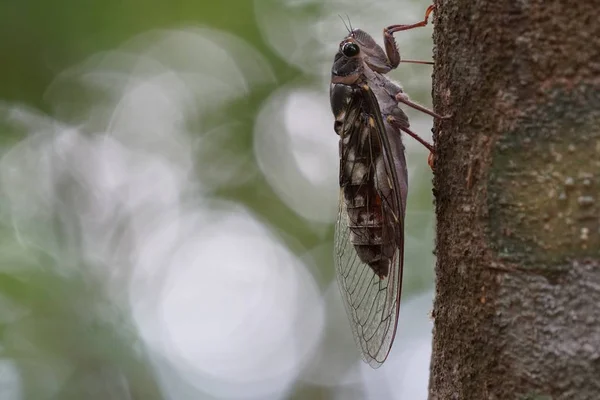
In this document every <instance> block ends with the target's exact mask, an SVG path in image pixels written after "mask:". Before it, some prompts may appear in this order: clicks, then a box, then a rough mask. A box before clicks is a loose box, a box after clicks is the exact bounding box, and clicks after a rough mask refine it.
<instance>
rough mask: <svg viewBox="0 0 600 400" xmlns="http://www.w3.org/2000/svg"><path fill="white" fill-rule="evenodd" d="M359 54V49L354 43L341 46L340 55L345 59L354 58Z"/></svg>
mask: <svg viewBox="0 0 600 400" xmlns="http://www.w3.org/2000/svg"><path fill="white" fill-rule="evenodd" d="M358 53H360V47H358V45H357V44H356V43H352V42H346V43H344V44H343V45H342V54H344V55H345V56H346V57H354V56H356V55H358Z"/></svg>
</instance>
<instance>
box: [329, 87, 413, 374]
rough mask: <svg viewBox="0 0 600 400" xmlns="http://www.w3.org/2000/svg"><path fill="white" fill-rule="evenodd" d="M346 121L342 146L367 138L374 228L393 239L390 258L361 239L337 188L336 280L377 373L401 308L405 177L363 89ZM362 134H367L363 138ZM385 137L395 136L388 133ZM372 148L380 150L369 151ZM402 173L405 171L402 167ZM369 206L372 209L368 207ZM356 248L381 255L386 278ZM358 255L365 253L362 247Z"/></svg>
mask: <svg viewBox="0 0 600 400" xmlns="http://www.w3.org/2000/svg"><path fill="white" fill-rule="evenodd" d="M352 111H356V112H352ZM345 116H346V119H345V120H344V125H343V128H342V134H341V135H340V136H341V137H347V138H348V140H347V143H348V145H347V146H355V148H357V147H356V146H357V140H358V141H360V139H361V138H366V139H365V140H364V143H366V146H368V147H367V148H368V151H364V152H362V153H361V154H362V155H364V154H372V156H371V159H370V160H369V162H368V164H367V165H369V169H371V168H372V169H373V171H374V172H373V173H372V174H368V179H373V181H368V182H365V185H370V186H372V187H375V188H377V193H378V196H376V197H378V198H379V199H380V202H378V204H379V205H378V207H377V209H376V211H377V212H375V214H379V215H380V216H381V218H380V221H379V222H380V223H381V224H382V225H381V226H382V227H383V231H382V232H383V233H382V235H383V236H385V235H391V236H393V237H394V242H395V243H396V245H394V246H393V254H391V255H390V254H389V253H388V250H387V249H384V244H382V245H381V246H379V247H378V243H379V242H378V240H379V241H381V242H384V241H385V240H383V239H382V238H383V236H382V237H379V238H378V237H376V236H373V235H369V234H367V235H365V231H366V230H365V229H364V221H363V222H362V224H363V226H362V229H361V227H358V226H357V225H359V224H360V223H359V222H358V219H357V220H355V221H351V219H350V217H349V214H348V209H347V199H345V198H344V189H343V187H342V190H341V191H340V200H339V214H338V220H337V224H336V229H335V264H336V270H337V278H338V283H339V287H340V290H341V293H342V298H343V299H344V304H345V306H346V311H347V314H348V317H349V319H350V324H351V326H352V332H353V333H354V338H355V340H356V342H357V344H358V346H359V348H360V349H361V352H362V356H363V359H364V360H365V361H366V362H367V363H368V364H369V365H371V366H372V367H373V368H377V367H379V366H381V364H383V362H384V361H385V359H386V358H387V355H388V353H389V351H390V349H391V347H392V343H393V341H394V336H395V333H396V325H397V321H398V312H399V308H400V293H401V287H402V266H403V258H404V199H403V195H404V194H403V192H405V191H406V190H405V189H404V190H403V184H402V182H403V181H401V179H400V173H402V176H404V173H405V171H398V170H397V168H396V167H395V165H396V163H395V162H394V160H393V154H397V152H396V153H394V152H395V151H397V150H394V148H393V146H392V144H390V140H389V138H388V136H387V134H388V133H387V132H386V130H385V126H384V124H383V121H382V118H381V113H380V110H379V105H378V103H377V99H376V98H375V95H374V94H373V92H372V91H371V90H370V88H369V87H368V86H367V85H364V86H363V87H361V91H360V92H357V95H356V96H355V97H354V98H353V99H352V101H351V102H350V103H349V108H348V110H347V112H346V114H345ZM364 132H366V133H367V134H366V136H365V134H364ZM390 134H397V135H399V132H390ZM398 140H399V136H398ZM371 141H376V142H377V143H376V144H375V147H372V144H369V143H371ZM341 143H342V144H341V147H340V158H341V164H340V165H341V167H340V168H342V167H343V166H345V165H347V164H348V162H350V160H351V158H350V157H349V155H348V152H347V150H348V149H349V148H350V147H344V144H343V143H344V141H341ZM395 143H396V144H397V143H398V142H395ZM369 146H371V147H369ZM375 148H377V149H379V150H378V151H371V150H374V149H375ZM399 151H401V150H399ZM377 152H380V153H379V154H381V156H382V160H383V162H382V163H380V164H377V163H376V160H375V158H377V156H376V155H375V154H376V153H377ZM351 165H352V163H351ZM402 168H404V169H405V166H402V167H401V169H402ZM353 170H354V167H353V166H352V168H351V173H350V174H346V175H345V176H342V175H340V179H341V180H340V184H341V185H342V186H343V185H345V184H348V180H347V176H348V175H350V176H352V175H353V174H352V171H353ZM340 174H342V172H340ZM365 176H367V175H365ZM345 178H346V179H345ZM404 187H405V186H404ZM373 205H374V204H373V203H371V207H373ZM361 235H362V236H361ZM352 236H354V238H355V240H354V243H353V241H352V239H351V237H352ZM359 236H360V237H359ZM357 242H360V243H362V244H366V243H368V244H369V247H372V248H375V249H377V248H378V249H379V253H384V252H385V253H386V255H387V256H389V257H390V265H389V270H388V272H387V274H385V273H383V274H377V273H376V271H375V270H374V269H373V268H372V267H371V266H369V265H368V264H366V263H365V262H363V261H362V260H361V258H360V257H359V255H358V253H357V250H356V245H357ZM388 246H389V242H388ZM362 251H363V252H364V247H363V250H362Z"/></svg>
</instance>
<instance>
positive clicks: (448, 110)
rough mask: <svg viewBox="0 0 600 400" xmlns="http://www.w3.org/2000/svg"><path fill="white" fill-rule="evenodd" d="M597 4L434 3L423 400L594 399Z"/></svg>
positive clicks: (550, 0) (599, 128)
mask: <svg viewBox="0 0 600 400" xmlns="http://www.w3.org/2000/svg"><path fill="white" fill-rule="evenodd" d="M599 9H600V2H599V1H598V0H591V1H567V0H562V1H560V0H498V1H495V0H454V1H445V2H441V1H438V4H437V11H436V14H435V17H434V23H435V33H434V41H435V45H436V50H435V63H436V65H435V69H434V90H433V96H434V108H435V110H436V112H438V113H440V114H452V118H451V119H448V120H443V121H438V122H436V125H435V128H436V134H435V141H436V146H437V154H436V161H435V171H436V173H435V178H434V187H435V189H434V191H435V195H436V212H437V218H438V226H437V257H438V261H437V266H436V273H437V292H436V300H435V305H434V318H435V326H434V339H433V355H432V365H431V378H430V396H429V398H430V399H439V400H447V399H461V400H462V399H477V400H481V399H501V400H504V399H540V400H541V399H600V22H599V17H598V10H599Z"/></svg>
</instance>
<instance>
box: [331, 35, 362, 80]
mask: <svg viewBox="0 0 600 400" xmlns="http://www.w3.org/2000/svg"><path fill="white" fill-rule="evenodd" d="M363 68H364V67H363V62H362V58H361V56H360V45H359V44H358V43H357V42H356V41H355V40H354V38H353V37H352V36H351V35H350V36H348V37H346V38H345V39H344V40H343V41H342V42H341V43H340V48H339V50H338V52H337V53H336V55H335V58H334V60H333V67H331V82H332V83H343V84H346V85H352V84H354V83H356V81H357V80H358V78H359V77H360V75H361V74H362V72H363Z"/></svg>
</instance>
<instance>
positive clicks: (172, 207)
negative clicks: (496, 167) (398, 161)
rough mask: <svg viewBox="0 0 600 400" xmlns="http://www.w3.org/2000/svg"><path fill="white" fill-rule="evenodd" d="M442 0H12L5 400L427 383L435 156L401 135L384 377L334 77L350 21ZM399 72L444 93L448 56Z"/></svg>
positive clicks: (344, 391)
mask: <svg viewBox="0 0 600 400" xmlns="http://www.w3.org/2000/svg"><path fill="white" fill-rule="evenodd" d="M428 5H429V4H428V3H426V2H425V3H423V2H420V1H417V0H410V1H409V0H406V1H403V2H397V1H373V2H369V1H365V2H353V1H349V0H348V1H345V0H337V1H325V0H321V1H310V0H289V1H283V0H281V1H275V0H256V1H250V0H238V1H233V0H229V1H221V2H208V1H191V0H177V1H172V2H164V1H154V0H145V1H139V0H106V1H103V2H91V1H75V0H69V1H67V0H60V1H54V2H48V1H41V0H28V1H4V2H1V3H0V32H1V37H2V40H0V54H2V56H1V60H2V62H0V79H1V80H2V82H1V84H0V128H1V131H0V137H1V138H2V142H1V143H2V149H1V157H2V158H1V159H0V195H1V197H0V207H1V208H0V217H1V220H0V223H1V226H0V229H1V233H0V234H1V239H0V246H1V251H0V268H1V270H0V352H2V354H3V357H2V360H1V361H0V399H1V400H4V399H6V400H10V399H35V400H37V399H188V398H189V399H199V398H202V399H205V398H206V399H211V398H251V399H254V398H256V399H265V398H269V399H271V398H294V399H314V398H324V399H325V398H344V399H353V398H356V399H362V398H377V399H386V398H394V399H395V398H407V399H417V398H425V396H426V384H427V376H428V375H427V374H428V367H427V365H428V362H429V352H430V331H431V324H430V322H429V320H428V316H427V314H428V311H429V309H430V307H431V296H432V294H431V293H432V287H433V273H432V271H433V265H434V257H433V255H432V249H433V231H434V225H433V207H432V197H431V187H430V182H431V172H430V171H429V169H428V167H427V163H426V159H427V153H426V152H425V150H424V149H422V148H420V147H419V145H417V144H416V143H414V141H412V140H410V139H405V143H406V146H407V150H408V162H409V175H410V195H409V199H408V210H407V221H406V231H407V242H406V255H405V278H404V285H403V306H402V310H401V315H400V325H401V327H400V328H399V330H400V331H399V333H398V338H397V339H396V344H395V349H394V353H392V357H391V358H390V360H389V361H388V362H387V363H386V365H385V366H384V367H383V368H382V369H380V370H377V371H371V370H369V369H368V367H365V366H364V365H363V364H362V363H361V362H360V357H359V354H358V351H357V350H356V348H355V346H354V343H353V342H352V337H351V333H350V328H349V326H348V323H347V321H346V317H345V314H344V312H343V311H342V310H343V309H342V307H341V304H340V302H339V296H338V294H337V287H336V283H335V279H334V269H333V262H332V261H333V260H332V252H333V243H332V240H333V223H334V221H335V217H336V207H337V191H338V188H337V167H338V160H337V136H336V135H335V133H334V132H333V129H332V126H333V117H332V116H331V115H330V114H331V112H330V110H329V105H328V90H329V88H328V81H329V69H330V67H331V61H332V60H333V55H334V53H335V51H336V48H337V46H338V43H339V41H340V40H341V39H342V38H343V37H344V35H345V33H346V28H345V27H344V24H343V23H342V21H341V20H340V17H339V16H343V17H344V18H347V17H349V18H350V20H351V21H352V24H353V26H355V27H361V28H363V29H365V30H367V31H368V32H371V33H372V34H373V36H374V37H375V39H376V40H377V41H378V42H380V43H381V30H382V28H383V27H384V26H386V25H389V24H394V23H414V22H416V21H418V20H420V19H422V17H423V13H424V11H425V8H426V7H427V6H428ZM431 29H432V28H431V26H429V27H427V28H423V29H420V30H418V31H411V32H407V33H406V34H403V35H402V36H401V37H398V43H399V45H400V46H401V49H402V54H403V55H404V56H406V57H407V58H412V59H423V60H429V59H431V56H432V43H431ZM391 75H392V77H393V78H394V79H397V80H399V81H401V82H402V84H403V85H404V87H405V90H406V91H407V93H409V94H410V95H411V97H412V98H413V99H415V100H416V101H418V102H420V103H421V104H424V105H427V106H430V100H429V97H430V86H431V79H430V75H431V67H429V66H419V65H401V67H400V68H399V69H398V70H397V71H394V72H393V73H392V74H391ZM408 114H409V116H410V117H411V124H412V126H413V129H414V130H416V131H418V132H419V133H420V134H422V135H423V136H424V137H426V138H428V137H429V138H430V137H431V136H430V135H431V133H430V129H431V120H430V119H428V118H424V117H423V116H421V115H418V114H416V113H414V112H412V111H408ZM405 304H406V306H405ZM394 354H395V356H394ZM365 368H366V369H365Z"/></svg>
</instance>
